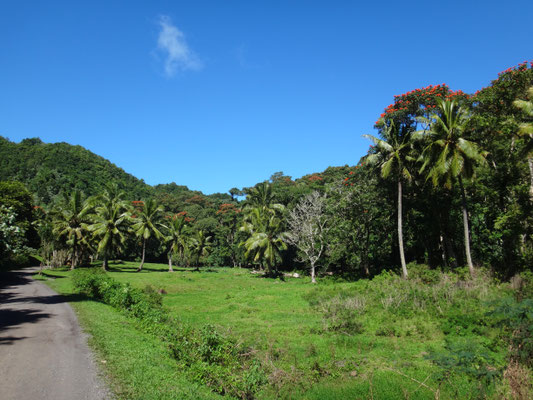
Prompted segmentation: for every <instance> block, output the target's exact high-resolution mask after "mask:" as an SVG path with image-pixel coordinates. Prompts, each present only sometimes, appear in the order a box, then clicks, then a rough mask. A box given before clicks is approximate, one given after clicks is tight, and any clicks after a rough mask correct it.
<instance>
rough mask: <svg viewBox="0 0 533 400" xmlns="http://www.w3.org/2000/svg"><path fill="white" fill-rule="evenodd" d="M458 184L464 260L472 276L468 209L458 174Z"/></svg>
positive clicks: (461, 181)
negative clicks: (461, 211)
mask: <svg viewBox="0 0 533 400" xmlns="http://www.w3.org/2000/svg"><path fill="white" fill-rule="evenodd" d="M459 186H460V187H461V201H462V207H463V226H464V234H465V252H466V262H467V264H468V270H469V271H470V276H471V277H474V265H473V264H472V256H471V254H470V229H469V227H468V210H467V208H466V195H465V188H464V187H463V179H462V178H461V176H459Z"/></svg>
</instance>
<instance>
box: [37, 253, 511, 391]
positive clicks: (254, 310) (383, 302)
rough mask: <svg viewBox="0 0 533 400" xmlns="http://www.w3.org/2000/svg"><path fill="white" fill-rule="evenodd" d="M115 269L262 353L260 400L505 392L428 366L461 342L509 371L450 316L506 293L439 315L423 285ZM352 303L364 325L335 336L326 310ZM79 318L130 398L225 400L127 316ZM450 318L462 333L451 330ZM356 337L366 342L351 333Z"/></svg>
mask: <svg viewBox="0 0 533 400" xmlns="http://www.w3.org/2000/svg"><path fill="white" fill-rule="evenodd" d="M110 267H111V268H110V272H109V273H108V274H109V275H110V276H111V277H112V278H113V279H116V280H118V281H120V282H124V283H126V282H127V283H129V284H131V285H132V286H133V287H136V288H144V287H146V286H147V285H150V286H152V287H154V288H155V289H160V290H162V291H163V293H165V294H164V296H163V304H164V306H165V307H167V308H168V309H169V310H170V312H171V313H172V314H173V315H174V316H175V317H176V318H177V319H178V320H180V321H182V322H184V323H186V324H189V325H192V326H195V327H202V326H204V325H206V324H213V325H216V326H218V327H220V328H221V329H222V330H224V331H225V332H226V333H227V334H229V335H232V336H234V337H236V338H238V340H239V341H241V342H243V343H244V344H246V345H248V346H251V347H252V348H254V349H255V351H256V354H255V357H257V358H258V359H259V360H261V362H262V364H263V365H265V366H266V367H267V369H268V373H269V385H267V386H265V387H264V389H263V390H262V391H261V392H259V393H258V394H257V397H258V398H264V399H271V398H287V399H289V398H290V399H346V398H354V399H358V398H360V399H365V398H373V399H396V398H409V399H433V398H435V392H434V391H435V390H436V389H437V388H439V394H440V398H441V399H452V398H464V399H476V398H484V397H491V396H493V393H494V385H486V387H481V386H480V382H479V381H476V380H475V379H471V377H468V376H467V375H465V374H463V375H461V374H454V375H450V376H448V378H447V379H446V380H444V379H441V380H439V379H438V378H439V374H440V373H441V371H440V370H439V368H438V367H436V366H435V365H434V364H433V363H431V362H430V361H429V360H428V359H427V356H428V354H429V353H431V352H432V351H443V349H444V346H445V344H446V342H447V341H449V339H450V338H454V339H455V338H459V339H461V340H463V339H466V340H472V341H473V342H476V341H484V342H483V343H493V345H492V348H493V349H494V357H495V359H496V360H498V361H499V362H501V360H503V358H504V356H505V349H504V348H503V347H501V346H500V347H498V346H497V345H496V344H497V341H496V339H495V332H493V331H491V330H489V329H488V328H485V327H483V326H482V325H480V327H479V329H480V331H472V330H469V329H466V328H465V326H464V325H465V324H464V323H462V322H461V320H459V322H454V321H455V320H454V319H453V318H456V317H453V318H451V317H450V315H452V314H453V313H456V314H458V315H459V317H457V318H459V319H460V316H461V315H462V314H461V313H463V312H465V311H466V310H471V311H476V312H477V314H480V315H481V314H482V313H483V310H484V307H485V306H484V299H489V298H495V297H498V296H502V295H504V294H505V290H504V289H499V288H496V287H495V286H494V287H487V288H485V287H480V288H479V289H478V288H473V289H468V290H471V291H472V295H471V296H470V297H469V295H465V294H463V292H466V290H465V289H464V288H460V287H459V288H458V289H456V288H455V286H454V285H451V284H450V285H449V287H448V286H446V287H445V290H449V293H448V292H445V293H444V294H445V295H446V296H448V295H449V296H452V297H453V296H463V297H460V298H459V300H461V301H464V303H465V304H463V305H461V308H460V309H454V308H453V307H452V306H451V305H450V304H456V303H457V299H456V300H454V301H455V303H454V301H452V300H450V301H449V302H448V303H449V304H448V303H446V302H445V301H444V302H443V301H441V300H438V301H437V300H435V304H432V303H431V301H432V299H431V293H429V292H428V293H429V295H428V293H426V292H424V294H423V295H421V294H420V293H418V292H417V291H418V290H419V288H418V287H417V286H416V285H411V286H405V288H403V287H402V290H403V291H404V292H405V291H407V292H409V291H411V292H409V293H410V294H411V296H412V298H411V297H410V298H404V297H401V296H403V295H404V293H403V292H402V293H399V292H398V293H397V292H394V290H397V288H396V287H395V286H387V285H389V284H388V283H387V282H388V281H384V282H382V283H381V284H379V285H378V286H377V287H378V288H380V289H383V288H384V290H385V292H383V293H381V292H380V293H377V292H376V293H371V291H372V290H374V289H372V288H373V286H370V285H368V281H365V282H363V281H359V282H344V281H335V280H334V279H331V278H328V279H323V280H319V283H318V284H317V285H311V284H310V283H309V279H308V278H305V277H304V278H286V280H285V281H280V280H279V279H278V280H272V279H265V278H262V277H260V276H258V275H252V274H250V272H249V270H246V269H233V268H216V269H202V270H201V271H200V272H196V271H194V270H193V269H187V268H178V269H176V270H175V272H173V273H169V272H168V270H167V266H166V265H164V264H145V266H144V268H143V271H141V272H135V271H136V268H137V264H136V263H130V262H124V263H111V266H110ZM45 274H46V276H47V277H51V278H52V277H68V276H69V274H70V272H69V271H66V270H49V271H46V273H45ZM48 283H49V284H50V286H52V287H53V288H54V289H56V290H57V291H59V292H61V293H67V294H68V293H70V292H71V291H72V289H71V286H70V279H55V280H49V281H48ZM395 284H396V283H395ZM402 285H403V284H402ZM395 288H396V289H395ZM387 290H389V291H390V293H389V292H387ZM435 290H437V289H435ZM439 290H440V289H439ZM461 290H462V291H461ZM400 295H401V296H400ZM438 295H440V294H439V293H437V294H435V295H434V296H438ZM423 296H426V297H428V296H429V298H427V299H426V297H423ZM439 299H440V298H439ZM346 301H351V303H349V304H352V303H353V304H352V305H351V306H350V307H353V310H352V309H350V311H354V310H355V311H354V314H350V315H351V316H354V322H353V324H352V325H346V326H344V325H342V324H341V325H335V324H333V325H332V322H331V321H334V322H336V320H335V319H330V320H325V319H324V315H325V314H324V308H325V307H326V308H328V307H329V308H328V310H327V312H329V313H330V314H331V313H332V312H333V317H336V316H335V312H342V311H343V309H342V307H344V305H343V304H345V303H346ZM354 301H355V303H354ZM424 301H427V302H428V304H426V303H424ZM359 302H360V303H359ZM400 302H403V303H402V305H398V304H400ZM430 303H431V304H430ZM346 304H348V303H346ZM338 305H340V306H341V309H340V311H338ZM74 307H75V308H76V310H77V311H78V314H79V315H80V320H81V322H82V324H83V326H84V327H85V329H86V331H87V332H88V333H90V334H91V335H92V337H93V339H92V344H93V345H94V347H95V348H96V349H97V351H98V352H99V357H102V358H103V359H106V361H107V362H106V364H105V365H104V368H105V370H106V372H107V374H109V375H110V376H111V381H112V385H113V387H114V388H115V390H116V391H117V393H119V397H120V398H128V399H134V398H135V399H137V398H138V399H141V398H143V399H151V398H153V399H156V398H157V399H167V398H168V399H170V398H184V399H185V398H198V399H199V398H214V397H216V396H214V395H212V394H211V393H210V392H208V390H207V389H205V388H202V387H198V385H194V384H191V383H188V382H187V381H186V380H185V379H184V378H183V377H182V376H180V375H179V373H178V372H176V369H175V368H173V363H174V361H173V360H172V359H170V357H168V354H167V352H166V350H165V349H164V348H163V346H162V345H161V344H160V343H158V341H157V339H155V338H153V337H151V336H150V335H146V334H142V333H141V332H139V331H137V330H136V329H135V328H134V327H133V326H131V324H130V322H128V318H126V317H124V316H123V315H121V314H120V313H118V312H117V311H115V310H113V309H111V308H110V307H109V306H106V305H103V304H100V303H97V302H91V301H82V302H78V303H75V304H74ZM446 307H448V308H446ZM359 308H361V310H363V309H364V312H363V311H361V312H359ZM331 310H333V311H331ZM419 310H420V312H418V311H419ZM439 310H440V311H439ZM477 314H476V315H477ZM454 315H455V314H454ZM333 317H332V318H333ZM350 318H351V317H350ZM450 318H451V319H450ZM472 318H474V319H475V318H476V317H475V316H474V317H472ZM449 319H450V320H451V321H452V322H446V321H448V320H449ZM474 325H475V324H474ZM332 326H333V328H335V329H332ZM345 328H346V329H355V330H356V331H354V332H344V331H343V330H344V329H345ZM461 329H462V330H461ZM445 331H446V333H445ZM491 341H492V342H491ZM494 343H496V344H494ZM173 371H174V372H173ZM209 396H211V397H209Z"/></svg>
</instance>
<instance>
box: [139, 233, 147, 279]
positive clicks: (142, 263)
mask: <svg viewBox="0 0 533 400" xmlns="http://www.w3.org/2000/svg"><path fill="white" fill-rule="evenodd" d="M145 253H146V239H144V238H143V255H142V258H141V265H139V268H137V272H139V271H140V270H142V269H143V265H144V255H145Z"/></svg>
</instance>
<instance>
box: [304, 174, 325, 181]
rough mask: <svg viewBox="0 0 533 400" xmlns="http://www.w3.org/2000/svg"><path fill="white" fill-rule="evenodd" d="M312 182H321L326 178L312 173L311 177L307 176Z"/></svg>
mask: <svg viewBox="0 0 533 400" xmlns="http://www.w3.org/2000/svg"><path fill="white" fill-rule="evenodd" d="M307 179H308V180H309V181H310V182H320V181H323V180H324V178H322V177H321V176H319V175H317V174H314V175H311V176H310V177H308V178H307Z"/></svg>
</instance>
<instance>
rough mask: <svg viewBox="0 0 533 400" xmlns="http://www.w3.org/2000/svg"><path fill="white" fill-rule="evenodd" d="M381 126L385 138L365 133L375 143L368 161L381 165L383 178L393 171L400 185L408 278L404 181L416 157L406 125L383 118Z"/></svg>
mask: <svg viewBox="0 0 533 400" xmlns="http://www.w3.org/2000/svg"><path fill="white" fill-rule="evenodd" d="M381 126H382V130H381V135H382V137H383V139H379V138H376V137H374V136H372V135H363V136H364V137H366V138H367V139H370V140H371V141H372V142H374V144H375V152H373V153H371V154H369V155H368V157H367V161H368V163H369V164H374V165H378V166H379V168H380V170H381V176H382V177H383V178H387V177H388V176H389V175H390V174H391V173H392V174H393V175H394V176H395V179H396V182H397V185H398V247H399V250H400V262H401V265H402V276H403V278H404V279H407V276H408V273H407V266H406V263H405V255H404V246H403V223H402V189H403V186H402V182H403V180H404V179H405V180H407V181H410V180H411V179H412V175H411V172H410V171H409V167H410V163H411V162H413V161H414V160H415V158H414V157H413V155H412V152H413V148H412V141H411V130H410V129H409V127H406V126H400V127H398V126H397V125H396V124H395V123H394V120H383V122H382V125H381Z"/></svg>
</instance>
